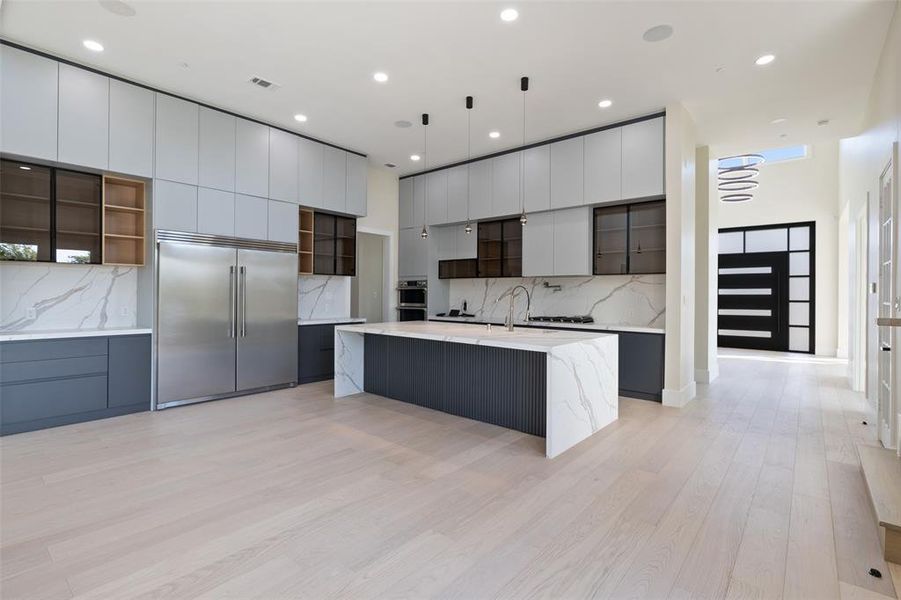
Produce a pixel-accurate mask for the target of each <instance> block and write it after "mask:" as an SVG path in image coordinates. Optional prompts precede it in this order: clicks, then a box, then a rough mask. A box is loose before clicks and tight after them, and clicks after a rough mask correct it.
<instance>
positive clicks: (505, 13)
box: [501, 8, 519, 23]
mask: <svg viewBox="0 0 901 600" xmlns="http://www.w3.org/2000/svg"><path fill="white" fill-rule="evenodd" d="M518 18H519V11H518V10H516V9H515V8H505V9H504V10H502V11H501V21H506V22H507V23H510V22H511V21H515V20H516V19H518Z"/></svg>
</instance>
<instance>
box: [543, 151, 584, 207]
mask: <svg viewBox="0 0 901 600" xmlns="http://www.w3.org/2000/svg"><path fill="white" fill-rule="evenodd" d="M583 142H584V138H583V137H574V138H570V139H568V140H563V141H561V142H555V143H553V144H551V208H567V207H570V206H581V205H582V204H583V202H584V189H583V183H584V182H583V179H582V176H583V169H584V166H583V155H584V152H583V149H584V143H583Z"/></svg>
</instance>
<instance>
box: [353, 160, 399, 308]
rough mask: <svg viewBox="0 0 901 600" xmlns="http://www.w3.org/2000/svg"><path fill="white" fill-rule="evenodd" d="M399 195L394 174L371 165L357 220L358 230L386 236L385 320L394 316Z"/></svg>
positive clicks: (395, 305) (395, 306)
mask: <svg viewBox="0 0 901 600" xmlns="http://www.w3.org/2000/svg"><path fill="white" fill-rule="evenodd" d="M398 197H399V196H398V182H397V175H395V174H394V173H392V172H391V171H388V170H386V169H377V168H375V167H373V166H371V165H370V167H369V183H368V187H367V200H368V213H367V215H366V216H365V217H363V218H361V219H358V220H357V231H362V232H365V233H375V234H378V235H385V236H388V237H389V241H388V244H387V246H388V259H387V268H386V269H385V273H386V276H387V281H386V282H385V286H386V287H385V295H384V297H385V299H386V302H385V308H386V311H385V312H386V314H385V320H387V321H394V320H396V319H397V310H396V309H397V292H396V291H395V289H394V288H395V285H396V284H397V218H398V205H397V203H398Z"/></svg>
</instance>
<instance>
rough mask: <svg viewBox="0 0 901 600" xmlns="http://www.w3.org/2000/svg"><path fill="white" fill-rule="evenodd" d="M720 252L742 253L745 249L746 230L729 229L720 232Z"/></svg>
mask: <svg viewBox="0 0 901 600" xmlns="http://www.w3.org/2000/svg"><path fill="white" fill-rule="evenodd" d="M719 246H720V247H719V253H720V254H741V253H743V252H744V251H745V232H744V231H727V232H726V233H721V234H719Z"/></svg>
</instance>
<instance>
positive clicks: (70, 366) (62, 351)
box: [0, 335, 150, 435]
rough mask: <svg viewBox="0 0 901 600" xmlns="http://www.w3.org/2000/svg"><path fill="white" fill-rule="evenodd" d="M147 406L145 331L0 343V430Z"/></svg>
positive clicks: (99, 416)
mask: <svg viewBox="0 0 901 600" xmlns="http://www.w3.org/2000/svg"><path fill="white" fill-rule="evenodd" d="M144 410H150V335H135V336H113V337H89V338H68V339H56V340H55V339H48V340H33V341H21V342H3V343H0V434H2V435H6V434H9V433H20V432H23V431H32V430H35V429H44V428H47V427H55V426H58V425H67V424H70V423H80V422H83V421H92V420H95V419H102V418H105V417H113V416H118V415H123V414H127V413H132V412H140V411H144Z"/></svg>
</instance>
